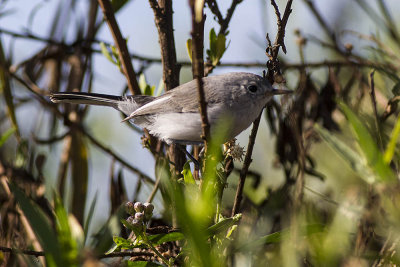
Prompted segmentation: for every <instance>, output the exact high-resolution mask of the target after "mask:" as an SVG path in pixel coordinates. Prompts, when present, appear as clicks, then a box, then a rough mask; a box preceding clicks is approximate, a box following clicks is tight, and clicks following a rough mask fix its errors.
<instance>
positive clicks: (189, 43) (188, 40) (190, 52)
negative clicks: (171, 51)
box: [186, 39, 193, 61]
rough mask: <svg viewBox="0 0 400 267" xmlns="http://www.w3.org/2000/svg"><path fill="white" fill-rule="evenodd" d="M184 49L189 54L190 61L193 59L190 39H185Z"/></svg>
mask: <svg viewBox="0 0 400 267" xmlns="http://www.w3.org/2000/svg"><path fill="white" fill-rule="evenodd" d="M186 50H187V53H188V55H189V58H190V61H193V59H192V39H187V41H186Z"/></svg>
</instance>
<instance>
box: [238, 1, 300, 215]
mask: <svg viewBox="0 0 400 267" xmlns="http://www.w3.org/2000/svg"><path fill="white" fill-rule="evenodd" d="M292 2H293V1H292V0H289V1H288V2H287V4H286V9H285V13H284V15H283V18H282V20H281V18H280V13H279V9H278V6H277V5H276V3H275V1H274V0H271V4H272V5H273V6H274V8H275V12H276V14H277V21H278V33H277V36H276V39H275V43H274V45H273V46H271V45H270V41H269V38H268V35H267V40H268V42H269V46H268V48H267V52H268V51H269V52H270V53H269V54H268V53H267V55H268V56H269V58H270V61H272V63H273V64H270V65H269V69H268V74H269V77H268V78H269V80H270V82H271V84H272V83H273V76H274V72H280V69H279V64H278V62H277V57H278V52H279V46H282V49H283V47H284V42H283V40H284V38H285V27H286V24H287V20H288V19H289V15H290V13H291V12H292V9H291V5H292ZM285 50H286V49H285ZM260 119H261V114H260V115H259V116H258V118H257V119H256V120H255V121H254V122H253V128H252V130H251V134H250V137H249V144H248V145H247V152H246V156H245V159H244V163H243V167H242V170H241V172H240V177H239V184H238V186H237V189H236V196H235V201H234V203H233V208H232V216H233V215H235V214H237V213H238V212H239V210H240V203H241V201H242V195H243V187H244V183H245V181H246V176H247V172H248V170H249V167H250V164H251V161H252V160H251V156H252V154H253V147H254V144H255V140H256V137H257V131H258V126H259V125H260Z"/></svg>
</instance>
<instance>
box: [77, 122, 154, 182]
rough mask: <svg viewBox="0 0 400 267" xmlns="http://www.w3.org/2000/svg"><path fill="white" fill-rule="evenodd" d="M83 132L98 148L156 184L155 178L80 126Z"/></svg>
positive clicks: (147, 180)
mask: <svg viewBox="0 0 400 267" xmlns="http://www.w3.org/2000/svg"><path fill="white" fill-rule="evenodd" d="M79 129H80V130H81V132H82V133H83V134H84V135H85V136H86V137H87V138H88V139H89V140H90V141H91V142H92V143H93V144H95V145H96V146H97V147H98V148H100V149H101V150H103V151H104V152H106V153H107V154H109V155H110V156H112V157H113V158H114V159H115V160H117V161H118V162H119V163H121V164H122V165H124V166H125V167H126V168H127V169H129V170H131V171H132V172H133V173H136V174H137V175H138V176H139V178H141V179H143V180H144V181H146V182H148V183H150V184H154V181H153V179H151V178H150V177H149V176H147V175H146V174H144V173H143V172H141V171H140V170H139V169H137V168H135V167H133V166H132V165H131V164H129V163H128V162H127V161H125V160H124V159H123V158H121V157H120V156H119V155H117V154H116V153H115V152H114V151H112V150H111V149H110V148H108V147H106V146H104V145H103V144H102V143H100V142H99V141H98V140H97V139H96V138H94V137H93V136H92V135H91V134H89V133H88V132H86V131H85V130H84V129H82V128H81V127H79Z"/></svg>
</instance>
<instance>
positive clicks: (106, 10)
mask: <svg viewBox="0 0 400 267" xmlns="http://www.w3.org/2000/svg"><path fill="white" fill-rule="evenodd" d="M98 1H99V5H100V7H101V9H102V11H103V14H104V19H105V20H106V21H107V24H108V26H109V27H110V31H111V34H112V36H113V38H114V41H115V45H116V46H117V49H118V51H119V58H120V60H121V64H122V67H123V72H124V74H125V77H126V79H127V81H128V87H129V90H130V91H131V93H132V94H133V95H140V94H141V92H140V88H139V84H138V82H137V80H136V74H135V71H134V69H133V65H132V62H131V58H130V55H129V52H128V47H127V45H126V40H125V39H124V38H123V37H122V34H121V31H120V30H119V26H118V23H117V20H116V19H115V16H114V11H113V9H112V6H111V3H110V1H109V0H98Z"/></svg>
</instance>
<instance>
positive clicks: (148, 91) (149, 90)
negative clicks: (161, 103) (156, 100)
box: [139, 73, 156, 96]
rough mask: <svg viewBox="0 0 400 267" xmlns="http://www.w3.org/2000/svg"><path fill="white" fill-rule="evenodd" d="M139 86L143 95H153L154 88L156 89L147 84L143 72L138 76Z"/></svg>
mask: <svg viewBox="0 0 400 267" xmlns="http://www.w3.org/2000/svg"><path fill="white" fill-rule="evenodd" d="M139 88H140V91H141V92H142V94H143V95H150V96H151V95H153V93H154V90H155V89H156V87H155V86H150V85H149V84H147V81H146V77H145V76H144V74H143V73H142V74H140V76H139Z"/></svg>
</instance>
